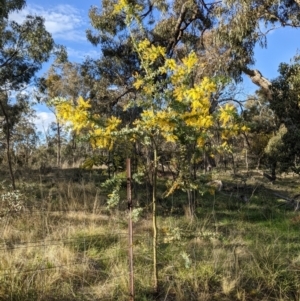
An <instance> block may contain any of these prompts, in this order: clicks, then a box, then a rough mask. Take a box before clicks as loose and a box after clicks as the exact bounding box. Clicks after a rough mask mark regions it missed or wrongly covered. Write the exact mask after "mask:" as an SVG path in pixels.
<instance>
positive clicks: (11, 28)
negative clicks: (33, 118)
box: [0, 0, 65, 189]
mask: <svg viewBox="0 0 300 301" xmlns="http://www.w3.org/2000/svg"><path fill="white" fill-rule="evenodd" d="M25 5H26V2H25V1H21V0H6V1H5V0H2V1H1V9H0V82H1V85H0V108H1V116H2V119H3V121H2V126H3V133H4V134H5V137H6V148H7V156H8V164H9V170H10V176H11V180H12V186H13V189H15V183H14V176H13V170H12V163H11V155H10V151H11V149H10V147H9V146H10V139H11V132H12V130H13V128H14V126H15V125H16V124H17V122H18V118H19V117H20V116H21V115H22V110H23V109H24V106H23V104H20V103H18V102H17V103H14V102H13V101H12V100H13V99H12V95H13V94H14V93H16V92H18V91H20V90H22V89H25V88H26V86H27V85H28V84H30V83H31V82H32V80H33V78H34V75H35V74H36V72H37V71H38V70H40V69H41V67H42V64H43V63H44V62H45V61H47V60H48V59H49V58H50V55H51V54H53V53H56V54H58V53H59V52H60V54H62V56H61V58H62V59H63V58H64V56H65V53H64V51H60V50H62V48H59V47H56V45H55V43H54V41H53V39H52V36H51V34H50V33H49V32H47V30H46V28H45V25H44V20H43V18H42V17H39V16H30V15H29V16H27V17H26V18H25V20H24V21H23V22H22V23H21V24H19V23H17V22H15V21H12V20H10V19H9V15H10V14H11V13H12V12H14V11H18V10H21V9H22V8H24V6H25Z"/></svg>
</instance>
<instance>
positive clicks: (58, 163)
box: [56, 121, 61, 167]
mask: <svg viewBox="0 0 300 301" xmlns="http://www.w3.org/2000/svg"><path fill="white" fill-rule="evenodd" d="M56 125H57V161H56V164H57V167H61V135H60V124H59V121H57V122H56Z"/></svg>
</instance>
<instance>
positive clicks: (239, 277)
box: [0, 178, 300, 301]
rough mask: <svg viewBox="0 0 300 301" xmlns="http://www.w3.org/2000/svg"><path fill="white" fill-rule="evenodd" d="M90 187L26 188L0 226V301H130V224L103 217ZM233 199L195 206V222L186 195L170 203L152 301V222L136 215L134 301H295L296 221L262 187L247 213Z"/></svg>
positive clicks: (97, 192) (101, 196)
mask: <svg viewBox="0 0 300 301" xmlns="http://www.w3.org/2000/svg"><path fill="white" fill-rule="evenodd" d="M289 180H291V179H289ZM282 181H284V183H285V184H286V183H287V182H286V181H287V178H284V179H283V180H282ZM94 183H95V182H88V181H87V180H86V179H83V180H82V181H80V182H77V183H74V182H71V181H70V180H63V181H58V182H55V184H54V185H53V184H51V182H50V184H49V181H48V182H47V181H40V182H39V183H38V185H36V186H34V185H28V184H26V185H27V186H26V185H24V186H23V190H24V192H25V194H26V195H27V198H26V200H25V204H26V206H25V207H24V210H23V211H22V212H19V213H18V214H16V215H7V216H5V217H3V218H2V219H1V220H0V227H1V231H0V235H1V238H0V252H1V261H0V300H22V301H23V300H24V301H26V300H28V301H29V300H50V301H51V300H61V301H68V300H83V301H85V300H86V301H88V300H120V301H122V300H124V301H125V300H128V260H127V257H128V251H127V249H128V237H127V215H126V213H125V212H124V211H123V210H113V211H112V210H108V209H107V208H105V206H104V204H105V194H106V192H103V191H101V189H100V188H99V185H98V183H97V182H96V184H97V185H96V184H94ZM227 184H228V185H227V189H228V187H229V188H230V186H231V187H233V186H234V183H231V182H229V181H228V183H227ZM291 186H293V187H295V185H294V184H291ZM251 187H255V183H253V184H252V186H250V188H251ZM268 189H270V188H268ZM276 189H277V190H278V189H279V190H280V185H279V187H276ZM296 189H297V188H296ZM234 193H236V192H235V191H234ZM234 193H231V192H230V193H229V194H228V195H226V194H221V193H219V194H216V195H215V196H210V195H207V196H205V197H204V198H202V199H200V200H199V207H198V208H197V217H196V218H194V219H193V220H191V219H190V218H189V217H188V216H185V213H184V210H182V209H180V208H182V207H178V208H176V202H178V203H180V202H179V200H180V199H181V198H183V197H184V196H183V195H178V196H177V197H176V198H174V199H173V200H172V208H175V212H176V215H165V214H164V215H161V216H160V215H159V221H158V225H159V247H158V269H159V279H160V287H159V293H158V295H153V293H152V255H151V254H152V245H151V243H152V231H151V216H150V215H149V213H148V212H147V211H145V212H144V213H143V214H142V217H141V219H140V221H138V222H137V223H136V224H135V225H134V270H135V293H136V300H161V301H162V300H164V301H185V300H211V301H216V300H221V301H226V300H228V301H229V300H245V301H246V300H247V301H248V300H251V301H252V300H257V301H258V300H259V301H261V300H295V301H299V300H300V284H299V283H300V276H299V271H300V256H299V254H300V244H299V239H298V233H299V230H300V222H299V214H298V213H297V212H293V211H287V210H286V209H285V208H283V207H281V206H280V207H278V203H277V200H276V198H275V197H274V196H272V195H271V194H270V191H269V190H267V189H265V188H264V189H263V188H260V189H257V190H256V192H255V194H253V196H252V199H251V202H250V203H249V204H241V203H238V202H239V201H238V198H237V197H235V196H234ZM250 193H251V189H250ZM140 194H142V192H140ZM180 204H181V203H180ZM180 210H182V211H180Z"/></svg>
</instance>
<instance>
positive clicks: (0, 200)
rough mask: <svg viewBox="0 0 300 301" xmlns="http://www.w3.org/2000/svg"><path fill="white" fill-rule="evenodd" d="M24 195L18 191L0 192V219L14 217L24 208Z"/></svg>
mask: <svg viewBox="0 0 300 301" xmlns="http://www.w3.org/2000/svg"><path fill="white" fill-rule="evenodd" d="M24 200H25V195H24V194H23V193H21V192H20V191H19V190H15V191H1V192H0V218H2V217H4V216H6V215H14V214H17V213H19V212H21V211H22V209H23V208H24Z"/></svg>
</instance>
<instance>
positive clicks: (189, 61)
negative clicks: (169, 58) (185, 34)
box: [182, 52, 198, 72]
mask: <svg viewBox="0 0 300 301" xmlns="http://www.w3.org/2000/svg"><path fill="white" fill-rule="evenodd" d="M182 63H183V65H184V66H185V67H186V68H187V72H191V70H192V69H193V68H195V66H196V64H197V63H198V58H197V56H196V54H195V52H191V53H190V54H189V55H188V56H187V57H185V58H183V60H182Z"/></svg>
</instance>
